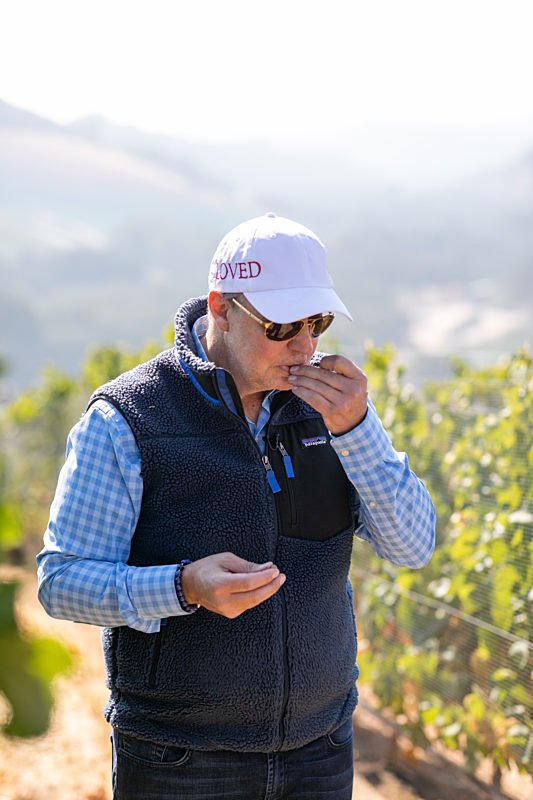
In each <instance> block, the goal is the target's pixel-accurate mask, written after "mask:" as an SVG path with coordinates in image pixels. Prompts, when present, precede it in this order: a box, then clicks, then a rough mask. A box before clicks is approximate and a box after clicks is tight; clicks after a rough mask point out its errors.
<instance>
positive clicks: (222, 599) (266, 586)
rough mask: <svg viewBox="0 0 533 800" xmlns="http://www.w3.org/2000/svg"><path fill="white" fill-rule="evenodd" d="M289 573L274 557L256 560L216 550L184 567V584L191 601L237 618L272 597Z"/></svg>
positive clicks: (188, 598) (187, 596) (182, 577)
mask: <svg viewBox="0 0 533 800" xmlns="http://www.w3.org/2000/svg"><path fill="white" fill-rule="evenodd" d="M285 577H286V576H285V575H284V574H283V573H281V572H280V571H279V569H278V568H277V567H276V566H275V565H274V564H273V563H272V562H271V561H269V562H267V563H266V564H254V563H252V562H251V561H245V560H244V559H243V558H239V556H236V555H234V553H216V554H215V555H212V556H207V557H206V558H200V559H198V561H192V562H191V563H190V564H187V565H186V566H185V567H183V569H182V571H181V588H182V590H183V594H184V597H185V600H186V601H187V603H190V604H191V605H194V604H198V605H200V606H202V607H203V608H207V609H208V610H209V611H214V612H215V614H221V615H222V616H223V617H228V618H229V619H234V618H235V617H238V616H239V614H242V613H243V611H247V610H248V609H249V608H253V607H254V606H258V605H259V604H260V603H262V602H263V601H264V600H268V598H269V597H272V595H273V594H275V593H276V592H277V591H278V589H280V588H281V587H282V586H283V584H284V583H285Z"/></svg>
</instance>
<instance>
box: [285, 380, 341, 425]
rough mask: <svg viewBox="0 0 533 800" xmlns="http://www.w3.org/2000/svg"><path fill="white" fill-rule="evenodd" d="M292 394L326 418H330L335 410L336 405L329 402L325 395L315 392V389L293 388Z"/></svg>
mask: <svg viewBox="0 0 533 800" xmlns="http://www.w3.org/2000/svg"><path fill="white" fill-rule="evenodd" d="M292 392H293V394H295V395H296V396H297V397H301V399H302V400H305V402H306V403H308V404H309V405H310V406H311V408H314V409H315V411H318V412H319V413H320V414H322V416H323V417H324V418H326V417H327V416H329V415H330V414H331V413H332V412H334V410H335V406H334V404H333V403H332V402H331V401H330V400H328V398H327V397H324V395H323V394H320V393H319V392H316V391H314V390H313V389H308V388H306V387H305V386H293V387H292Z"/></svg>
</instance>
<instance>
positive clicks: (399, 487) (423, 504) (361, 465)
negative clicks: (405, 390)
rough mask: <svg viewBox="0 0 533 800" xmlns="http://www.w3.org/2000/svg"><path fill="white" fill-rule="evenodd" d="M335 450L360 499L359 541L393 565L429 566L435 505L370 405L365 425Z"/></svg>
mask: <svg viewBox="0 0 533 800" xmlns="http://www.w3.org/2000/svg"><path fill="white" fill-rule="evenodd" d="M332 446H333V448H334V449H335V451H336V453H337V455H338V457H339V459H340V461H341V464H342V465H343V467H344V470H345V472H346V475H347V476H348V478H349V480H350V481H351V482H352V483H353V485H354V486H355V488H356V489H357V492H358V494H359V497H360V501H361V505H360V509H359V523H360V524H359V527H358V528H357V530H356V535H357V536H359V537H360V538H361V539H365V540H366V541H368V542H370V544H371V545H372V547H373V548H374V550H375V551H376V553H377V554H378V556H380V557H381V558H384V559H387V560H388V561H392V562H393V563H394V564H399V565H402V566H406V567H423V566H424V565H425V564H427V563H428V561H429V560H430V558H431V556H432V554H433V550H434V548H435V518H436V515H435V509H434V506H433V502H432V500H431V497H430V496H429V492H428V491H427V489H426V487H425V486H424V484H423V483H422V481H421V480H420V479H419V478H418V477H417V476H416V475H415V473H414V472H413V471H412V470H411V469H410V467H409V460H408V458H407V455H406V454H405V453H399V452H397V451H396V450H395V449H394V448H393V446H392V443H391V441H390V439H389V437H388V435H387V433H386V431H385V429H384V428H383V425H382V424H381V420H380V419H379V417H378V414H377V412H376V409H375V408H374V405H373V404H372V402H371V401H370V400H369V401H368V411H367V415H366V417H365V419H364V420H363V421H362V422H361V423H360V424H359V425H358V426H356V427H355V428H353V430H351V431H348V433H345V434H343V435H342V436H335V437H333V440H332Z"/></svg>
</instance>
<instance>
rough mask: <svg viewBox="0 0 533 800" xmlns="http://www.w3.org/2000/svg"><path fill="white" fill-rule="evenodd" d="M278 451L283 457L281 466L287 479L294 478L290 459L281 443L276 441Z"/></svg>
mask: <svg viewBox="0 0 533 800" xmlns="http://www.w3.org/2000/svg"><path fill="white" fill-rule="evenodd" d="M278 450H279V452H280V453H281V455H282V456H283V466H284V467H285V472H286V475H287V478H294V468H293V466H292V461H291V457H290V455H289V454H288V453H287V451H286V450H285V448H284V447H283V442H281V441H280V440H278Z"/></svg>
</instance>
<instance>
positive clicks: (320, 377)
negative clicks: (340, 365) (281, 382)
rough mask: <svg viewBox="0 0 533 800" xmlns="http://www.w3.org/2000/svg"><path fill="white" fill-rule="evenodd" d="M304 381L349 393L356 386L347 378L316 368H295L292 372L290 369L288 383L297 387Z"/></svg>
mask: <svg viewBox="0 0 533 800" xmlns="http://www.w3.org/2000/svg"><path fill="white" fill-rule="evenodd" d="M304 379H306V380H307V381H313V382H315V383H323V384H326V385H327V386H332V387H334V388H335V389H338V390H339V391H342V390H345V391H350V389H351V390H352V391H353V390H354V389H355V387H356V386H357V384H356V383H355V381H354V380H353V379H350V378H347V377H345V376H344V375H341V374H340V373H338V372H330V371H329V370H325V369H318V368H317V367H297V368H294V370H293V369H291V374H290V375H289V378H288V381H289V383H295V384H298V385H299V384H300V383H301V382H302V381H303V380H304Z"/></svg>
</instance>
